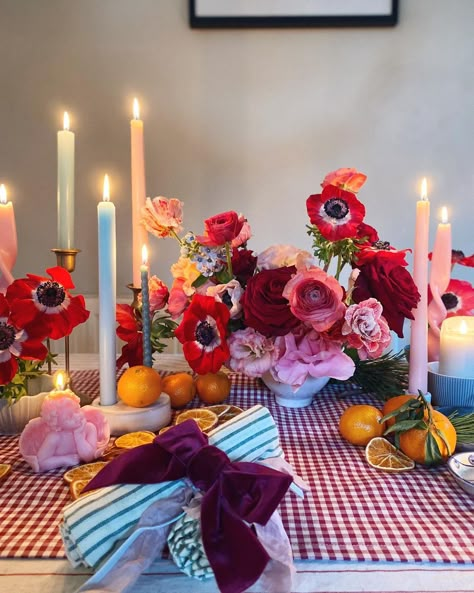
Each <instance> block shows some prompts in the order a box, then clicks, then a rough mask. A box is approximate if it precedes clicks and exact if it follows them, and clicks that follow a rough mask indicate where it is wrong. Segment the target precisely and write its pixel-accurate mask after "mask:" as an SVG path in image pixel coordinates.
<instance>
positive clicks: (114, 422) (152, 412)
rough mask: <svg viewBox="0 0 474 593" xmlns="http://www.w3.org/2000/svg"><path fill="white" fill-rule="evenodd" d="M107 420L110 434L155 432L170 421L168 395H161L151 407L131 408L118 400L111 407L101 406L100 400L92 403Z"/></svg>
mask: <svg viewBox="0 0 474 593" xmlns="http://www.w3.org/2000/svg"><path fill="white" fill-rule="evenodd" d="M92 405H93V406H94V407H97V408H98V409H99V410H100V411H101V412H102V414H103V415H104V416H105V417H106V418H107V420H108V422H109V426H110V434H111V435H113V436H120V435H121V434H126V433H127V432H135V431H137V430H151V431H152V432H156V431H157V430H159V429H160V428H163V426H166V425H168V424H169V423H170V421H171V404H170V398H169V395H167V394H166V393H162V394H161V395H160V397H159V398H158V400H157V401H156V402H155V403H154V404H152V405H151V406H146V407H144V408H132V406H127V405H125V404H124V403H123V402H121V401H120V400H119V401H118V402H117V403H116V404H112V405H111V406H101V405H100V399H99V398H97V399H95V400H94V401H93V402H92Z"/></svg>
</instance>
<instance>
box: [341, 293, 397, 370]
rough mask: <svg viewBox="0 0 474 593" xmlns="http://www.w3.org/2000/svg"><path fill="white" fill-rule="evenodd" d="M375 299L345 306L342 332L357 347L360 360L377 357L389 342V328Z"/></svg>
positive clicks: (350, 344) (349, 342) (353, 346)
mask: <svg viewBox="0 0 474 593" xmlns="http://www.w3.org/2000/svg"><path fill="white" fill-rule="evenodd" d="M382 311H383V308H382V305H381V304H380V303H379V301H378V300H377V299H373V298H370V299H367V300H366V301H361V302H360V303H358V304H356V305H351V306H350V307H348V308H347V311H346V314H345V316H344V318H345V321H344V325H343V327H342V334H343V335H344V336H346V339H347V342H348V344H349V346H351V347H352V348H356V349H357V353H358V356H359V358H360V360H367V359H369V358H377V357H379V356H381V354H382V353H383V351H384V350H385V348H386V347H387V346H388V345H389V344H390V328H389V327H388V323H387V322H386V320H385V318H384V317H383V316H382Z"/></svg>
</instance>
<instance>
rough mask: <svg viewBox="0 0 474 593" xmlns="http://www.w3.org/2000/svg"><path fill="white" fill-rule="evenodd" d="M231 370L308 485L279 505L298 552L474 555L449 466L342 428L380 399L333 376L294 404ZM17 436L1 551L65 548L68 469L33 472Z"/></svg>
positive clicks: (3, 444)
mask: <svg viewBox="0 0 474 593" xmlns="http://www.w3.org/2000/svg"><path fill="white" fill-rule="evenodd" d="M83 364H84V363H83ZM92 364H93V363H92V362H91V361H87V360H86V362H85V366H87V365H89V366H92ZM183 364H184V363H183V362H182V361H180V360H179V359H176V358H173V357H168V358H167V357H161V358H160V359H159V362H158V365H159V366H161V367H162V368H168V370H169V369H171V370H183V369H184V368H185V366H183ZM72 368H73V369H74V368H76V369H78V367H77V365H76V367H74V366H73V367H72ZM231 380H232V392H231V396H230V399H229V402H230V403H234V404H236V405H239V406H240V407H243V408H248V407H250V406H252V405H254V404H257V403H259V404H262V405H265V406H267V407H268V409H269V410H270V412H271V414H272V415H273V417H274V419H275V421H276V423H277V425H278V428H279V431H280V438H281V444H282V447H283V450H284V451H285V455H286V458H287V460H288V461H289V462H290V463H291V464H292V465H293V466H294V467H295V469H296V470H297V472H298V473H299V474H300V475H301V476H302V477H303V479H304V480H306V481H307V482H308V483H309V485H310V487H311V492H309V493H308V494H307V495H306V497H305V499H304V500H301V499H299V498H297V497H296V496H295V495H294V494H292V493H288V494H287V495H286V497H285V499H284V500H283V501H282V503H281V507H280V511H281V515H282V519H283V522H284V525H285V528H286V530H287V533H288V535H289V538H290V541H291V545H292V548H293V553H294V557H295V559H296V560H330V561H358V562H370V561H375V562H402V563H407V562H429V563H441V564H444V565H449V564H451V565H462V564H465V565H468V564H472V563H474V549H473V533H474V513H473V511H474V503H473V501H472V499H471V498H469V497H468V495H467V494H466V493H464V492H463V491H462V490H460V489H459V488H458V486H457V485H456V484H455V482H454V481H453V479H452V477H451V476H450V474H449V473H448V471H447V469H446V467H443V466H442V467H438V468H426V467H423V466H418V465H417V466H416V468H415V469H414V470H412V471H409V472H403V473H399V474H393V475H392V474H388V473H385V472H382V471H380V470H376V469H374V468H371V467H370V466H369V465H368V464H367V462H366V461H365V458H364V450H363V448H359V447H354V446H352V445H350V444H348V443H346V442H345V441H344V440H343V439H342V438H341V437H340V436H339V434H338V428H337V426H338V419H339V417H340V415H341V413H342V411H343V410H344V408H345V407H347V406H349V405H352V404H355V403H374V400H371V399H370V398H369V397H368V396H366V395H361V394H347V393H344V392H343V390H344V387H330V386H329V387H327V388H326V389H324V390H323V391H322V392H321V393H320V394H318V395H317V396H316V397H315V398H314V401H313V404H312V405H311V406H309V407H307V408H301V409H289V408H283V407H280V406H278V405H277V404H276V402H275V400H274V397H273V395H272V394H271V393H270V392H269V391H268V389H267V388H266V387H264V386H263V384H262V383H261V382H260V381H259V380H254V379H250V378H248V377H243V376H242V375H238V374H231ZM73 381H74V387H75V389H77V390H78V391H81V392H84V393H87V394H89V395H90V396H94V395H97V394H98V371H97V370H91V369H89V370H73ZM375 403H376V405H380V404H378V403H377V402H375ZM17 444H18V437H11V436H1V437H0V460H1V462H3V463H12V465H13V468H12V472H11V473H10V474H9V475H8V476H7V477H6V478H5V479H4V480H3V481H2V482H1V484H0V557H1V558H63V557H64V549H63V546H62V541H61V539H60V536H59V532H58V525H59V522H60V520H61V513H62V509H63V507H64V506H65V505H66V504H68V503H69V502H70V497H69V490H68V487H67V486H66V484H65V483H64V481H63V480H62V474H63V471H62V470H53V471H50V472H46V473H44V474H39V475H38V474H34V473H33V472H32V471H31V470H30V469H29V467H28V466H27V464H26V463H25V462H24V461H23V460H22V459H21V458H20V456H19V453H18V447H17Z"/></svg>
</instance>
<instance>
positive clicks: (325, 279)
mask: <svg viewBox="0 0 474 593" xmlns="http://www.w3.org/2000/svg"><path fill="white" fill-rule="evenodd" d="M283 296H284V297H285V298H286V299H288V301H289V302H290V309H291V312H292V313H293V315H294V316H295V317H297V318H298V319H300V320H301V321H304V322H305V323H307V324H309V325H311V327H312V328H313V329H315V330H316V331H319V332H322V331H325V330H327V329H329V328H330V327H331V326H332V325H333V324H334V323H335V322H336V321H338V319H341V318H342V317H343V316H344V312H345V310H346V307H345V305H344V303H343V302H342V299H343V298H344V290H343V288H342V286H341V285H340V284H339V282H338V281H337V280H336V279H335V278H333V277H332V276H328V274H326V272H324V270H321V268H311V269H309V270H305V269H302V270H299V271H298V272H297V273H296V274H295V275H294V276H293V278H291V280H290V281H289V282H288V283H287V285H286V286H285V288H284V289H283Z"/></svg>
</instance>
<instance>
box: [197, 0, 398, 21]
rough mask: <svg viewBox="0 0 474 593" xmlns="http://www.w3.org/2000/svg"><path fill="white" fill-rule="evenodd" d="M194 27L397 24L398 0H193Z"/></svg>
mask: <svg viewBox="0 0 474 593" xmlns="http://www.w3.org/2000/svg"><path fill="white" fill-rule="evenodd" d="M189 18H190V24H191V27H196V28H213V27H215V28H217V27H356V26H362V27H367V26H376V27H380V26H388V27H389V26H393V25H396V24H397V19H398V0H189Z"/></svg>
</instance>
